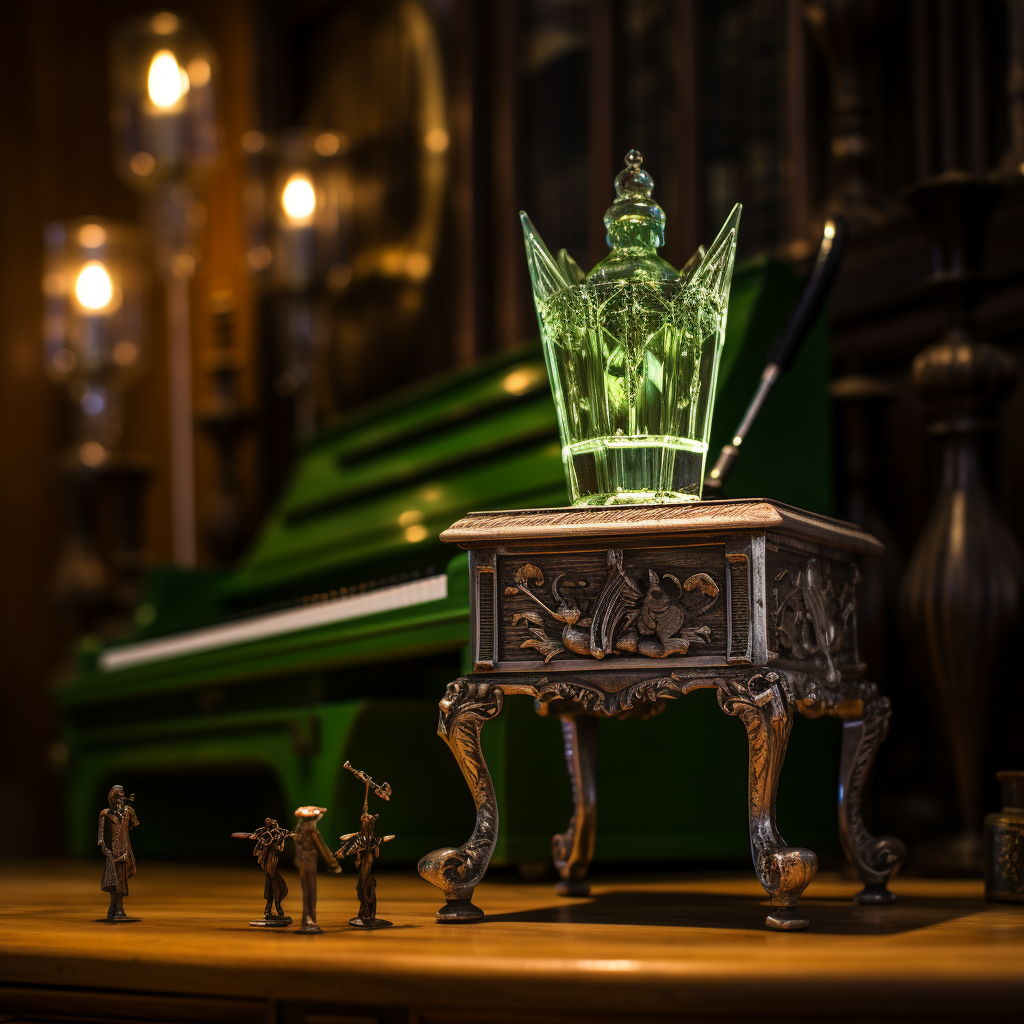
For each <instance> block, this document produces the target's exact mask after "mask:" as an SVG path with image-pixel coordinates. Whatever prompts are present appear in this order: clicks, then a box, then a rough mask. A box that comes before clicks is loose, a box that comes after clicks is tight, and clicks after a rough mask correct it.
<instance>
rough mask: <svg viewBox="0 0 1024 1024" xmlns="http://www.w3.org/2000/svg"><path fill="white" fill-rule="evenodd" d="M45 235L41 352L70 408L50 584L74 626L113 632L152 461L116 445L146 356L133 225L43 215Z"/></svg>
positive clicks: (118, 624)
mask: <svg viewBox="0 0 1024 1024" xmlns="http://www.w3.org/2000/svg"><path fill="white" fill-rule="evenodd" d="M43 241H44V257H43V279H42V286H43V362H44V365H45V368H46V373H47V375H48V376H49V377H50V378H51V379H52V380H53V381H55V382H56V383H58V384H61V385H63V386H65V387H66V388H67V392H68V395H69V397H70V398H71V401H72V404H73V406H74V408H75V410H76V412H75V429H74V439H73V442H72V447H71V451H70V452H69V453H68V454H67V456H66V457H65V458H64V459H62V460H61V464H60V470H59V473H58V481H59V484H60V487H61V490H62V498H63V501H62V505H63V508H64V510H65V514H66V520H67V521H66V529H67V532H66V536H65V544H64V550H63V552H62V555H61V558H60V561H59V564H58V570H57V574H56V591H57V593H58V595H59V596H60V597H61V599H62V600H63V601H64V602H65V603H66V604H67V605H68V606H69V607H70V608H71V609H72V610H73V612H74V614H75V617H76V620H77V626H78V629H79V631H83V632H94V631H99V632H101V633H102V632H116V631H117V630H118V629H122V628H123V627H124V625H125V618H124V617H125V615H127V614H128V613H130V612H131V610H132V609H133V608H134V607H135V605H136V603H137V602H138V599H139V596H140V593H141V589H140V588H141V581H142V571H143V568H144V565H145V557H144V553H143V546H142V499H143V492H144V488H145V484H146V482H147V481H148V479H149V476H150V470H149V466H148V465H147V464H146V463H145V462H142V461H140V460H139V459H132V458H127V457H125V456H124V455H123V454H122V453H121V452H120V450H119V449H120V444H121V434H122V428H123V417H124V393H125V391H126V390H127V389H128V388H129V387H130V386H131V385H132V384H133V383H135V381H136V380H137V379H138V378H139V376H140V375H141V374H142V372H143V370H144V368H145V364H146V332H145V323H146V321H145V309H144V305H145V296H146V272H145V266H146V265H145V263H144V261H143V259H142V250H143V246H142V239H141V237H140V234H139V232H138V231H137V230H136V229H135V228H134V227H133V226H131V225H128V224H120V223H117V222H115V221H110V220H105V219H103V218H101V217H88V218H82V219H79V220H66V221H55V222H53V223H52V224H48V225H47V226H46V228H45V230H44V232H43ZM101 508H103V509H105V511H106V513H107V514H106V515H105V516H104V517H101V516H100V515H99V510H100V509H101ZM101 523H105V524H106V525H105V526H101Z"/></svg>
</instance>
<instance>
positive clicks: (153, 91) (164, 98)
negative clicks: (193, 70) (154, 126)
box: [147, 50, 188, 110]
mask: <svg viewBox="0 0 1024 1024" xmlns="http://www.w3.org/2000/svg"><path fill="white" fill-rule="evenodd" d="M147 85H148V87H149V98H150V99H151V100H152V101H153V105H154V106H156V107H159V108H160V109H161V110H168V109H169V108H170V107H173V106H174V105H175V104H176V103H177V102H178V100H180V99H181V97H182V96H184V95H185V93H187V92H188V75H187V74H186V72H185V69H184V68H183V67H181V66H180V65H179V64H178V61H177V59H176V58H175V56H174V54H173V53H171V51H170V50H158V51H157V52H156V53H155V54H154V55H153V60H152V62H151V63H150V65H149V79H148V82H147Z"/></svg>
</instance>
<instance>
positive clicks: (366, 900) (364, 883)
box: [335, 761, 395, 928]
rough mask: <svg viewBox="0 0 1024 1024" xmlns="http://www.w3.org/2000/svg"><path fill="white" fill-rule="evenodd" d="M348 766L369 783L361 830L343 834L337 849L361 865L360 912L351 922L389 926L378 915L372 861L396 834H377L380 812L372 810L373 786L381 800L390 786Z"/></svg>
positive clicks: (388, 794)
mask: <svg viewBox="0 0 1024 1024" xmlns="http://www.w3.org/2000/svg"><path fill="white" fill-rule="evenodd" d="M344 767H345V768H347V769H348V770H349V771H350V772H351V773H352V774H353V775H354V776H355V777H356V778H357V779H359V781H360V782H363V783H365V784H366V795H365V796H364V798H363V813H362V814H361V815H360V816H359V831H358V832H350V833H349V834H348V835H347V836H342V837H341V848H340V849H339V850H337V852H336V853H335V857H337V858H338V859H339V860H340V859H341V858H342V857H354V858H355V862H356V867H357V868H358V869H359V880H358V882H356V895H358V897H359V915H358V916H357V917H353V918H352V919H351V920H350V921H349V924H350V925H352V927H353V928H387V927H388V926H389V925H390V924H391V922H390V921H383V920H381V919H380V918H378V917H377V882H376V880H375V879H374V877H373V875H372V873H371V872H372V871H373V862H374V861H375V860H376V859H377V857H379V856H380V847H381V844H382V843H390V842H391V840H392V839H394V838H395V837H394V836H380V837H378V836H375V835H374V833H373V827H374V825H375V824H376V823H377V817H378V816H377V815H376V814H370V811H369V801H370V789H371V788H372V789H373V791H374V793H376V794H377V796H378V797H380V799H381V800H390V799H391V787H390V786H389V785H388V784H387V783H386V782H385V783H383V785H379V786H378V785H377V783H376V782H374V781H373V779H371V778H370V776H369V775H367V774H366V773H365V772H361V771H358V770H357V769H355V768H353V767H352V765H351V764H350V763H349V762H348V761H346V762H345V764H344Z"/></svg>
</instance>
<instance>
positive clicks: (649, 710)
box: [534, 672, 716, 718]
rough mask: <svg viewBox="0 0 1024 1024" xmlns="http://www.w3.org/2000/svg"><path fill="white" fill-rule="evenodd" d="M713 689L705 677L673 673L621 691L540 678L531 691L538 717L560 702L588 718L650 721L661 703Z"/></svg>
mask: <svg viewBox="0 0 1024 1024" xmlns="http://www.w3.org/2000/svg"><path fill="white" fill-rule="evenodd" d="M715 685H716V681H715V680H713V679H709V678H707V677H694V678H686V677H684V676H682V675H681V674H677V673H675V672H673V673H671V674H670V675H667V676H658V677H656V678H654V679H641V680H640V681H639V682H636V683H631V684H630V685H629V686H625V687H623V688H622V689H621V690H612V691H609V690H607V689H605V688H604V687H601V686H598V685H596V684H592V683H587V682H583V681H582V680H580V679H578V678H573V679H563V678H559V677H557V676H554V677H551V678H548V677H547V676H544V677H543V678H542V679H540V680H539V681H538V682H537V683H535V684H534V689H535V696H536V699H537V703H538V705H539V709H540V711H541V713H542V714H546V713H547V711H546V707H547V705H549V704H551V705H553V706H556V707H557V706H559V705H560V704H561V703H562V702H564V703H566V704H574V705H578V706H579V708H580V709H581V710H582V711H584V712H587V713H589V714H598V715H606V716H608V717H609V718H653V717H654V716H655V715H657V714H660V713H661V712H662V711H663V710H664V709H665V701H667V700H675V699H676V698H678V697H682V696H683V695H685V694H687V693H690V692H691V691H692V690H697V689H701V688H709V687H712V686H715ZM560 713H561V712H560Z"/></svg>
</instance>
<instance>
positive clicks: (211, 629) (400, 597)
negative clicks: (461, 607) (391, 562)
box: [99, 573, 448, 672]
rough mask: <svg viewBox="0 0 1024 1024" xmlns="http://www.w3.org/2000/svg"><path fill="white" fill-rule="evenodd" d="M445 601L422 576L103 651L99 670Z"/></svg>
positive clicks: (441, 584)
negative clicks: (404, 581)
mask: <svg viewBox="0 0 1024 1024" xmlns="http://www.w3.org/2000/svg"><path fill="white" fill-rule="evenodd" d="M447 596H448V576H447V575H446V574H445V573H441V574H439V575H437V576H426V577H424V578H423V579H419V580H410V581H409V582H408V583H398V584H395V585H394V586H390V587H381V588H380V589H379V590H370V591H367V592H366V593H363V594H350V595H348V596H346V597H337V598H333V599H331V600H327V601H318V602H317V603H316V604H311V605H306V606H304V607H301V608H290V609H288V610H287V611H280V612H270V613H268V614H263V615H253V616H252V617H251V618H247V619H242V620H240V621H237V622H229V623H224V624H223V625H219V626H204V627H203V628H201V629H193V630H189V631H188V632H185V633H177V634H175V635H174V636H165V637H163V636H162V637H155V638H154V639H152V640H139V641H137V642H135V643H130V644H122V645H121V646H120V647H112V648H110V649H109V650H106V651H103V652H102V653H101V654H100V656H99V666H100V669H101V670H102V671H104V672H117V671H119V670H120V669H125V668H134V667H135V666H137V665H149V664H152V663H153V662H156V661H166V660H168V659H170V658H180V657H183V656H184V655H187V654H199V653H200V652H202V651H211V650H214V649H216V648H220V647H232V646H235V645H237V644H247V643H252V642H253V641H256V640H265V639H267V638H268V637H272V636H281V635H282V634H284V633H297V632H298V631H299V630H302V629H315V628H316V627H317V626H329V625H331V624H332V623H335V622H344V621H345V620H346V619H358V618H361V617H362V616H364V615H374V614H376V613H378V612H390V611H394V610H395V609H396V608H409V607H411V606H412V605H415V604H423V603H425V602H427V601H442V600H444V598H446V597H447Z"/></svg>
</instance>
